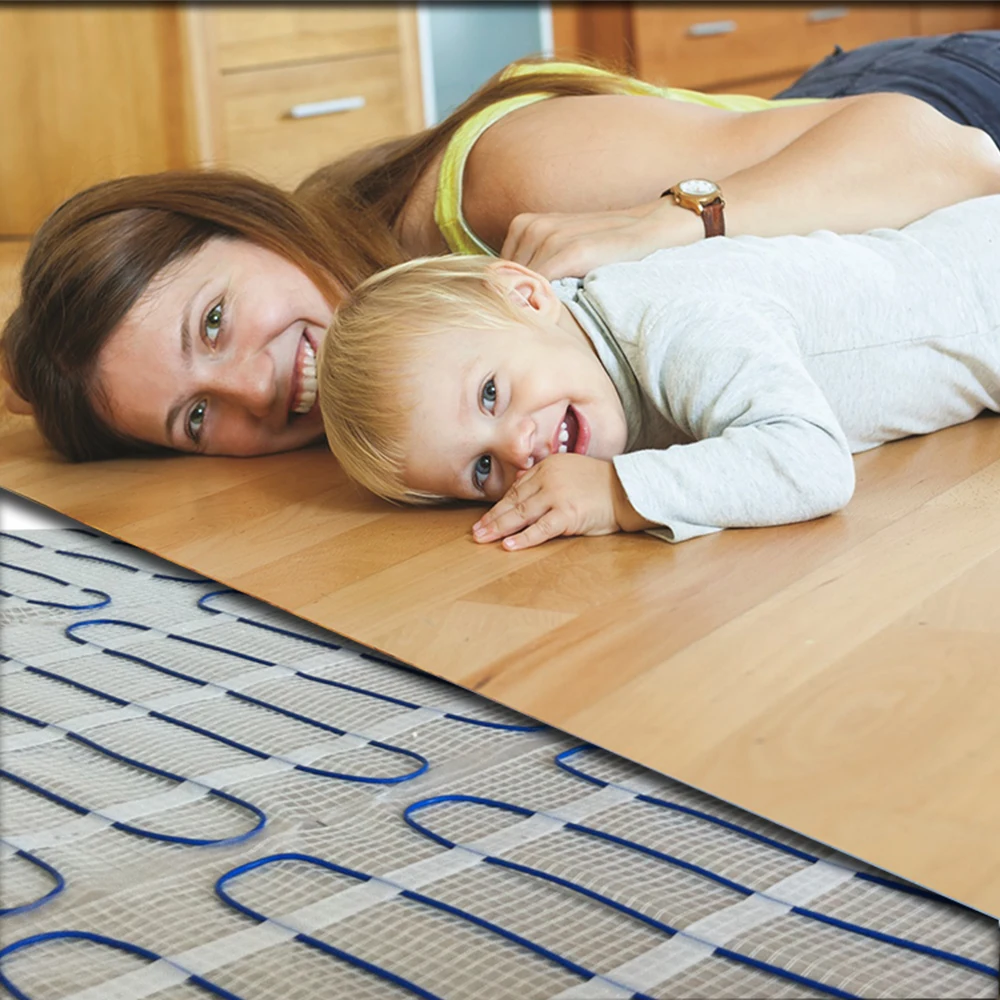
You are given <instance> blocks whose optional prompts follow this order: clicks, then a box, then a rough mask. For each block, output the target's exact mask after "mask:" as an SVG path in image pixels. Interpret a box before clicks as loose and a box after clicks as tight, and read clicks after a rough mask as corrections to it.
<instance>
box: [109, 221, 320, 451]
mask: <svg viewBox="0 0 1000 1000" xmlns="http://www.w3.org/2000/svg"><path fill="white" fill-rule="evenodd" d="M332 318H333V311H332V309H331V308H330V306H329V305H328V304H327V302H326V300H325V299H324V297H323V296H322V295H321V294H320V292H319V289H317V288H316V286H315V285H314V284H313V283H312V281H310V280H309V278H307V277H306V276H305V275H304V274H303V273H302V271H300V270H299V269H298V268H297V267H296V266H295V265H294V264H292V263H290V262H289V261H287V260H285V258H284V257H281V256H279V255H278V254H275V253H273V252H271V251H270V250H264V249H263V248H261V247H259V246H256V245H255V244H253V243H248V242H245V241H242V240H233V239H222V238H216V239H212V240H209V242H208V243H206V244H205V245H204V246H202V247H201V249H200V250H198V251H197V252H196V253H194V254H192V255H191V256H190V257H187V258H185V259H184V260H182V261H179V262H177V263H174V264H171V265H170V266H168V267H166V268H164V270H163V271H161V272H160V274H158V275H157V276H156V277H155V278H154V279H153V281H152V282H150V286H149V288H147V289H146V291H145V292H144V293H143V295H142V297H141V298H140V299H139V300H138V301H137V302H136V303H135V305H134V306H133V307H132V309H131V310H130V311H129V312H128V314H127V315H126V316H125V319H124V320H123V321H122V322H121V324H119V326H118V327H117V329H115V330H114V331H113V332H112V334H111V336H110V337H109V339H108V341H107V343H106V344H105V345H104V347H103V348H102V350H101V353H100V356H99V358H98V367H97V371H98V378H99V380H100V385H101V388H102V390H103V392H104V399H103V400H101V402H99V404H98V405H99V406H100V408H101V410H102V412H103V414H104V416H105V417H106V419H108V420H109V421H110V422H111V424H112V426H113V427H115V428H116V429H117V430H119V431H122V432H123V433H125V434H129V435H131V436H132V437H135V438H138V439H140V440H143V441H149V442H152V443H154V444H160V445H165V446H166V447H168V448H176V449H177V450H179V451H190V452H199V453H202V454H207V455H264V454H268V453H271V452H276V451H289V450H291V449H294V448H301V447H302V446H304V445H306V444H309V443H310V442H312V441H314V440H316V439H317V438H319V437H321V436H322V433H323V421H322V417H321V416H320V412H319V405H318V403H317V397H316V353H317V352H318V350H319V346H320V344H321V343H322V342H323V338H324V337H325V336H326V329H327V327H328V326H329V324H330V321H331V320H332Z"/></svg>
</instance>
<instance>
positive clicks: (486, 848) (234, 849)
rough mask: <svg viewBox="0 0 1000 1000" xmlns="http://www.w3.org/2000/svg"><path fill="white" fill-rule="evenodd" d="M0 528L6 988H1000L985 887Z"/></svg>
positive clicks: (98, 556) (278, 618) (282, 998)
mask: <svg viewBox="0 0 1000 1000" xmlns="http://www.w3.org/2000/svg"><path fill="white" fill-rule="evenodd" d="M0 545H2V548H0V625H2V645H0V653H2V655H0V673H2V709H0V720H2V741H3V742H2V780H0V794H2V800H0V815H2V841H0V866H2V882H0V887H2V895H0V906H2V913H3V918H2V920H0V934H2V940H0V944H2V948H0V982H2V984H3V987H4V988H5V989H6V990H7V991H8V992H9V994H10V995H11V996H14V997H17V998H31V1000H68V998H73V1000H137V998H140V997H156V998H159V1000H195V998H199V997H209V996H214V997H225V998H229V1000H234V998H242V1000H307V998H309V1000H326V998H334V1000H339V998H347V1000H376V998H386V1000H392V998H405V997H414V996H415V997H425V998H447V1000H477V998H482V1000H504V998H508V997H509V998H511V1000H532V998H539V1000H542V998H544V1000H549V998H560V1000H571V998H572V1000H584V998H595V1000H596V998H604V997H607V998H617V997H646V998H648V997H657V998H668V997H676V998H684V1000H688V998H699V997H703V998H706V1000H714V998H725V997H734V998H747V997H901V998H913V997H963V998H968V997H997V994H998V983H997V964H998V954H1000V931H998V928H997V924H996V921H995V920H993V919H991V918H989V917H986V916H983V915H981V914H978V913H975V912H973V911H971V910H967V909H964V908H962V907H960V906H958V905H955V904H954V903H951V902H949V901H947V900H944V899H941V898H940V897H937V896H934V895H933V894H931V893H928V892H925V891H923V890H921V889H920V888H918V887H916V886H913V885H910V884H906V883H904V882H901V881H900V880H898V879H896V878H894V877H892V876H891V875H889V874H886V873H884V872H880V871H877V870H875V869H873V868H869V867H867V866H865V865H864V864H861V863H859V862H856V861H854V860H852V859H850V858H848V857H845V856H843V855H839V854H837V853H836V852H834V851H832V850H830V849H828V848H827V847H825V846H823V845H821V844H817V843H813V842H811V841H808V840H806V839H804V838H802V837H800V836H798V835H796V834H795V833H793V832H791V831H788V830H785V829H782V828H781V827H777V826H775V825H773V824H770V823H768V822H766V821H764V820H762V819H760V818H759V817H756V816H754V815H751V814H748V813H745V812H742V811H740V810H738V809H736V808H734V807H732V806H730V805H728V804H726V803H725V802H721V801H718V800H715V799H712V798H710V797H708V796H706V795H703V794H701V793H700V792H698V791H696V790H694V789H691V788H689V787H686V786H684V785H682V784H679V783H678V782H675V781H671V780H670V779H669V778H665V777H662V776H660V775H657V774H654V773H652V772H650V771H646V770H644V769H641V768H638V767H636V766H634V765H633V764H630V763H629V762H628V761H626V760H623V759H621V758H618V757H614V756H612V755H610V754H608V753H606V752H604V751H602V750H600V749H598V748H595V747H591V746H581V745H580V744H579V743H578V742H577V741H574V740H573V739H571V738H569V737H567V736H566V735H565V734H563V733H560V732H558V731H557V730H553V729H550V728H547V727H543V726H540V725H538V724H537V723H535V722H534V721H533V720H531V719H527V718H523V717H520V716H517V715H515V714H513V713H511V712H509V711H508V710H506V709H503V708H500V707H498V706H496V705H495V704H493V703H491V702H488V701H486V700H484V699H481V698H478V697H476V696H475V695H472V694H469V693H467V692H464V691H462V690H461V689H459V688H456V687H452V686H449V685H447V684H445V683H443V682H441V681H438V680H436V679H435V678H433V677H430V676H428V675H425V674H422V673H418V672H416V671H414V670H412V669H409V668H407V667H406V666H405V665H402V664H397V663H392V662H389V661H387V660H385V659H384V658H382V657H379V656H377V655H374V654H372V653H370V652H369V651H367V650H365V649H364V648H361V647H358V646H355V645H352V644H351V643H349V642H346V641H344V640H343V639H341V638H340V637H338V636H336V635H333V634H331V633H328V632H325V631H323V630H321V629H318V628H316V627H314V626H311V625H309V624H306V623H304V622H301V621H299V620H298V619H295V618H293V617H291V616H289V615H286V614H283V613H279V612H277V611H275V610H274V609H273V608H271V607H269V606H267V605H264V604H261V603H259V602H257V601H253V600H250V599H248V598H246V597H245V596H243V595H241V594H238V593H236V592H234V591H230V590H224V589H221V588H220V587H219V585H218V584H215V583H213V582H211V581H209V580H205V579H199V578H195V577H192V576H191V575H190V573H188V572H186V571H184V570H181V569H178V568H177V567H175V566H172V565H170V564H168V563H165V562H163V561H162V560H159V559H156V558H154V557H151V556H149V555H148V554H146V553H144V552H142V551H141V550H138V549H135V548H132V547H130V546H128V545H125V544H123V543H121V542H117V541H114V540H112V539H109V538H106V537H102V536H98V535H95V534H93V533H91V532H86V531H82V530H65V529H60V530H49V531H26V532H20V533H16V534H15V533H10V532H7V533H3V534H2V536H0ZM663 724H664V726H669V725H670V720H669V718H667V719H664V720H663Z"/></svg>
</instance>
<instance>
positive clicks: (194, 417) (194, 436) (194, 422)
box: [187, 399, 208, 444]
mask: <svg viewBox="0 0 1000 1000" xmlns="http://www.w3.org/2000/svg"><path fill="white" fill-rule="evenodd" d="M207 409H208V402H207V401H206V400H204V399H203V400H201V401H200V402H198V403H195V405H194V406H193V407H192V408H191V412H190V413H189V414H188V418H187V436H188V437H189V438H191V440H192V441H194V443H195V444H197V443H198V441H199V440H200V439H201V429H202V426H203V425H204V423H205V411H206V410H207Z"/></svg>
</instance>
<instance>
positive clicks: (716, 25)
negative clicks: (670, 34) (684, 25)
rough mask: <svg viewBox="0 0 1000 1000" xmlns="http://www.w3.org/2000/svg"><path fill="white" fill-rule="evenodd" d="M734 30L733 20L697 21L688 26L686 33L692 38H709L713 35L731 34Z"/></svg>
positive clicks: (734, 23)
mask: <svg viewBox="0 0 1000 1000" xmlns="http://www.w3.org/2000/svg"><path fill="white" fill-rule="evenodd" d="M735 30H736V22H735V21H698V22H696V23H695V24H692V25H689V26H688V30H687V33H688V34H689V35H690V36H691V37H692V38H711V37H713V36H714V35H731V34H732V33H733V32H734V31H735Z"/></svg>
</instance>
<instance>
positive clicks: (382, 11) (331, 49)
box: [210, 4, 399, 72]
mask: <svg viewBox="0 0 1000 1000" xmlns="http://www.w3.org/2000/svg"><path fill="white" fill-rule="evenodd" d="M210 14H211V22H210V23H211V32H212V36H213V37H214V40H215V47H216V58H217V64H218V68H219V69H220V70H222V71H223V72H229V71H231V70H239V69H247V68H252V67H255V66H270V65H274V64H278V63H286V64H287V63H292V62H307V61H309V60H316V59H328V58H331V57H334V56H353V55H361V54H364V53H373V52H384V51H386V50H389V49H394V48H396V47H397V46H398V45H399V9H398V7H397V6H396V5H395V4H384V5H383V4H372V5H371V6H369V7H347V6H336V7H293V6H287V7H286V6H280V7H272V6H264V5H263V4H261V5H260V6H253V7H218V8H215V9H213V10H211V11H210Z"/></svg>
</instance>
